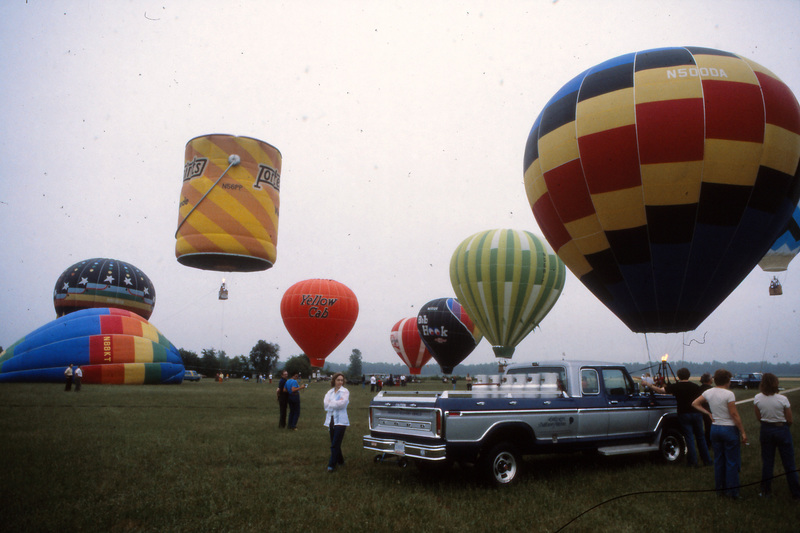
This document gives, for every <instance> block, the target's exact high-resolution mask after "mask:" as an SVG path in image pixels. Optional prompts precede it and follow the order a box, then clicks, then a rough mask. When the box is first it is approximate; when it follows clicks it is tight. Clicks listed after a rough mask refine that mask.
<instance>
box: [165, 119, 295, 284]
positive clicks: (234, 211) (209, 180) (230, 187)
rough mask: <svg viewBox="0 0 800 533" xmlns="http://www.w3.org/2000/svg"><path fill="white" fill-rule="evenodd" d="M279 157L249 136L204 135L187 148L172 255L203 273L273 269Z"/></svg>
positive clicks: (278, 206) (187, 145) (269, 148)
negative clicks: (209, 271) (207, 271)
mask: <svg viewBox="0 0 800 533" xmlns="http://www.w3.org/2000/svg"><path fill="white" fill-rule="evenodd" d="M281 164H282V157H281V153H280V152H279V151H278V149H277V148H275V147H274V146H272V145H270V144H267V143H265V142H264V141H260V140H258V139H253V138H250V137H236V136H233V135H221V134H215V135H203V136H200V137H195V138H194V139H192V140H190V141H189V142H188V143H187V144H186V158H185V162H184V167H183V188H182V189H181V200H180V210H179V215H178V230H177V231H176V232H175V238H176V239H177V242H176V243H175V255H176V257H177V258H178V262H179V263H181V264H182V265H186V266H190V267H194V268H200V269H203V270H220V271H225V272H232V271H235V272H253V271H258V270H266V269H268V268H270V267H272V265H273V264H275V260H276V258H277V245H278V212H279V209H280V185H281Z"/></svg>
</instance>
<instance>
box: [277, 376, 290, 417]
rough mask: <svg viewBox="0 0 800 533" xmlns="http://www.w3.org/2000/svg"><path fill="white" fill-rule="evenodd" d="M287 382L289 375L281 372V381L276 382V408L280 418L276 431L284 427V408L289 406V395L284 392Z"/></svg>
mask: <svg viewBox="0 0 800 533" xmlns="http://www.w3.org/2000/svg"><path fill="white" fill-rule="evenodd" d="M288 380H289V373H288V372H287V371H286V370H284V371H283V372H281V380H280V381H279V382H278V390H277V394H278V408H279V409H280V416H279V418H278V429H280V428H285V427H286V408H287V406H288V404H289V393H288V392H287V391H286V382H287V381H288Z"/></svg>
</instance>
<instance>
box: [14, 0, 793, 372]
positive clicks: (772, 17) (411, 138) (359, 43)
mask: <svg viewBox="0 0 800 533" xmlns="http://www.w3.org/2000/svg"><path fill="white" fill-rule="evenodd" d="M798 21H800V2H798V1H796V0H751V1H743V0H721V1H673V2H670V1H665V0H661V1H658V2H650V1H645V0H630V1H626V0H609V1H601V0H593V1H578V0H560V1H557V2H553V1H552V0H532V1H527V2H520V1H487V2H465V1H441V2H429V1H422V0H420V1H416V2H411V1H408V2H391V1H380V2H377V1H370V2H367V1H364V2H356V1H348V0H339V1H335V2H331V1H291V2H290V1H286V2H272V1H238V2H233V1H231V2H220V1H200V0H191V1H189V0H186V1H182V2H179V1H171V0H159V1H157V2H156V1H122V0H117V1H108V2H101V1H90V0H82V1H72V2H66V1H59V2H49V1H47V2H46V1H39V0H28V1H27V2H26V1H25V0H7V1H4V2H2V3H0V72H3V81H2V82H0V111H1V112H2V126H0V127H2V135H0V161H2V163H0V228H2V233H3V246H2V247H0V273H1V274H2V279H3V280H5V281H4V283H3V284H2V288H1V289H0V345H2V346H6V347H7V346H9V345H10V344H11V343H13V342H15V341H16V340H18V339H19V338H21V337H23V336H24V335H25V334H27V333H28V332H30V331H32V330H33V329H35V328H37V327H39V326H41V325H43V324H45V323H47V322H49V321H51V320H53V319H54V318H55V311H54V308H53V300H52V297H53V288H54V285H55V282H56V279H57V278H58V276H59V275H60V274H61V272H62V271H63V270H64V269H65V268H67V267H69V266H70V265H72V264H73V263H76V262H78V261H80V260H82V259H88V258H91V257H112V258H116V259H120V260H123V261H127V262H130V263H132V264H134V265H136V266H137V267H139V268H140V269H142V270H143V271H144V272H145V273H147V274H148V276H149V277H150V279H151V280H152V282H153V284H154V285H155V289H156V292H157V301H156V305H155V310H154V313H153V315H152V317H151V318H150V321H151V322H152V323H153V325H155V326H156V327H157V328H158V329H159V330H160V331H161V332H162V333H163V334H164V335H166V337H167V338H168V339H170V340H171V341H172V343H173V344H175V345H176V346H177V347H179V348H185V349H188V350H193V351H196V352H198V353H199V352H200V350H202V349H203V348H212V347H213V348H217V349H222V350H225V351H226V352H227V354H228V355H229V356H234V355H240V354H244V355H246V354H248V353H249V351H250V348H251V347H252V346H253V345H254V344H255V343H256V342H257V341H258V340H259V339H264V340H266V341H269V342H274V343H277V344H278V345H279V346H280V355H281V359H282V360H283V361H285V360H286V359H287V358H288V357H290V356H292V355H296V354H298V353H300V352H301V350H300V349H299V347H298V346H297V345H296V344H295V343H294V341H293V340H292V339H291V337H290V336H289V334H288V333H287V331H286V329H285V328H284V326H283V322H282V321H281V318H280V300H281V297H282V295H283V293H284V292H285V291H286V289H288V288H289V287H290V286H291V285H292V284H294V283H295V282H297V281H301V280H303V279H307V278H330V279H335V280H337V281H340V282H342V283H344V284H345V285H347V286H349V287H350V288H351V289H352V290H353V291H354V292H355V294H356V296H357V297H358V300H359V305H360V314H359V318H358V321H357V322H356V325H355V327H354V329H353V331H352V332H351V333H350V335H349V336H348V337H347V338H346V339H345V341H344V342H343V343H342V344H341V345H340V346H339V347H338V348H337V349H336V350H335V351H334V352H333V353H332V354H331V355H330V356H329V358H328V361H330V362H336V363H346V362H348V361H349V356H350V353H351V351H352V350H353V349H354V348H358V349H359V350H361V352H362V354H363V359H364V361H368V362H382V361H387V362H392V363H396V362H400V359H399V358H398V357H397V355H396V354H395V353H394V351H393V350H392V347H391V345H390V343H389V330H390V328H391V327H392V325H393V324H394V323H395V322H397V321H398V320H400V319H401V318H406V317H409V316H416V314H417V312H418V311H419V308H420V306H421V305H422V304H424V303H426V302H428V301H429V300H432V299H434V298H439V297H445V296H453V295H454V293H453V289H452V286H451V284H450V279H449V263H450V257H451V255H452V253H453V251H454V250H455V248H456V246H457V245H458V244H459V243H460V242H461V241H462V240H463V239H464V238H466V237H468V236H469V235H471V234H473V233H475V232H477V231H481V230H484V229H492V228H499V227H506V228H514V229H524V230H529V231H532V232H533V233H536V234H539V235H541V232H540V231H539V229H538V226H537V224H536V221H535V220H534V218H533V215H532V213H531V210H530V207H529V205H528V202H527V198H526V196H525V189H524V184H523V171H522V160H523V152H524V147H525V141H526V139H527V136H528V133H529V131H530V128H531V126H532V124H533V122H534V120H535V119H536V117H537V115H538V114H539V112H540V111H541V109H542V108H543V106H544V105H545V104H546V103H547V101H548V100H549V98H550V97H551V96H552V95H553V94H554V93H555V92H556V91H557V90H558V89H559V88H560V87H561V86H562V85H563V84H564V83H566V82H567V81H569V80H570V79H571V78H573V77H574V76H575V75H577V74H579V73H580V72H582V71H583V70H585V69H587V68H589V67H591V66H593V65H595V64H598V63H600V62H602V61H604V60H606V59H610V58H612V57H616V56H618V55H621V54H623V53H627V52H633V51H638V50H644V49H648V48H655V47H661V46H676V45H677V46H681V45H694V46H706V47H711V48H718V49H722V50H727V51H731V52H735V53H738V54H741V55H743V56H746V57H748V58H750V59H752V60H754V61H756V62H758V63H760V64H762V65H764V66H765V67H767V68H768V69H770V70H771V71H773V72H774V73H775V74H776V75H777V76H779V77H780V78H781V79H782V80H783V81H784V82H785V83H786V84H787V85H788V86H789V87H790V88H791V89H792V90H793V91H794V92H795V94H800V63H798V57H800V33H798V31H799V30H798V24H797V23H798ZM208 133H229V134H234V135H244V136H250V137H256V138H258V139H262V140H264V141H266V142H268V143H270V144H272V145H274V146H276V147H277V148H278V149H279V150H280V151H281V152H282V154H283V168H282V172H281V191H280V223H279V224H280V226H279V232H278V258H277V261H276V264H275V266H274V267H273V268H272V269H270V270H267V271H264V272H257V273H219V272H210V271H203V270H197V269H193V268H189V267H184V266H182V265H180V264H179V263H178V262H177V261H176V259H175V238H174V234H175V230H176V227H177V221H178V202H179V197H180V189H181V185H182V176H183V163H184V161H183V157H184V148H185V145H186V143H187V141H189V140H190V139H191V138H193V137H196V136H198V135H203V134H208ZM223 276H224V277H225V278H226V279H227V284H228V288H229V291H230V299H229V300H227V301H225V302H222V301H219V300H218V299H217V290H218V289H219V285H220V282H221V280H222V278H223ZM770 278H771V276H770V275H768V274H766V273H764V272H762V271H761V270H760V269H759V268H756V269H755V270H754V271H753V272H752V273H751V274H750V276H749V277H748V278H747V279H746V280H745V281H744V282H743V283H742V284H741V285H740V286H739V287H738V288H737V289H736V290H735V291H734V292H733V293H732V294H731V296H730V297H729V298H728V299H727V300H726V301H725V302H724V303H723V304H722V305H721V306H720V307H719V308H718V309H717V310H716V311H715V312H714V313H713V314H712V315H711V316H710V317H709V318H708V319H707V320H706V321H705V322H704V323H703V324H701V326H700V327H699V328H698V329H697V330H696V331H694V332H688V333H686V334H685V335H681V334H676V335H648V336H647V338H646V339H645V336H644V335H642V334H633V333H631V332H630V331H629V330H628V329H627V328H626V327H625V326H624V325H623V324H622V322H621V321H620V320H619V319H617V317H616V316H614V315H613V314H612V313H611V312H610V311H609V310H608V309H606V308H605V307H604V306H603V305H602V304H600V303H599V302H598V301H597V299H596V298H595V297H594V296H593V295H592V294H591V293H590V292H589V291H588V290H587V289H586V288H585V287H584V286H583V285H582V284H581V283H580V282H579V281H578V280H577V279H576V278H575V277H574V276H572V274H568V278H567V282H566V286H565V288H564V292H563V294H562V296H561V298H560V300H559V301H558V302H557V303H556V305H555V307H554V308H553V310H552V311H551V312H550V314H549V315H548V316H547V317H546V318H545V319H544V320H543V321H542V323H541V327H540V328H539V329H537V330H536V331H535V332H534V333H532V334H531V335H529V336H528V337H527V338H526V339H525V340H524V341H523V342H522V343H521V344H520V346H519V347H518V348H517V352H516V354H515V355H514V360H515V361H530V360H536V359H545V358H554V357H557V358H560V357H567V358H573V359H604V360H612V361H625V362H646V361H647V360H648V357H651V358H655V357H657V358H660V356H661V355H662V354H663V353H665V352H667V353H669V354H670V358H671V359H673V360H675V359H681V358H685V359H686V360H687V361H694V362H702V361H711V360H714V359H716V360H723V361H727V360H739V361H754V362H760V361H762V360H766V361H769V362H784V361H794V362H796V361H797V360H798V359H799V358H800V357H799V356H800V348H798V346H799V345H800V342H799V341H800V313H798V312H797V310H798V306H799V305H800V260H795V262H793V263H792V264H791V265H790V268H789V270H788V271H787V272H785V273H783V274H782V275H781V281H782V282H783V284H784V295H783V296H780V297H770V296H768V292H767V287H768V284H769V279H770ZM692 340H694V341H697V342H693V341H692ZM685 344H688V345H689V346H685V347H684V345H685ZM648 346H649V349H650V355H649V356H648V351H647V347H648ZM493 360H494V355H493V353H492V351H491V348H490V346H489V344H488V343H487V341H485V340H484V341H482V342H481V344H480V345H479V346H478V347H477V349H476V350H475V351H474V352H473V354H472V355H471V356H470V357H469V358H467V359H466V361H464V362H465V363H466V364H470V363H483V362H489V361H493ZM431 364H434V363H433V362H432V363H431Z"/></svg>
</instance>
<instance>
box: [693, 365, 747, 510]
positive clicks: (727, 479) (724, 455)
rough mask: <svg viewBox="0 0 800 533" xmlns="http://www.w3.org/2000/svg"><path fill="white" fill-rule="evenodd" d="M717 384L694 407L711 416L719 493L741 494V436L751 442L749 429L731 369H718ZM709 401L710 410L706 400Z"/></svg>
mask: <svg viewBox="0 0 800 533" xmlns="http://www.w3.org/2000/svg"><path fill="white" fill-rule="evenodd" d="M714 385H716V387H714V388H713V389H708V390H707V391H705V392H704V393H703V394H702V395H700V396H698V397H697V398H696V399H695V400H694V401H693V402H692V407H694V408H695V409H697V410H698V411H700V412H701V413H706V414H708V416H710V417H711V446H712V447H713V448H714V485H715V488H716V490H717V494H718V495H720V496H728V497H729V498H733V499H738V498H739V470H740V468H741V465H742V453H741V446H740V444H739V439H740V438H741V441H742V442H743V443H745V444H747V433H745V431H744V425H743V424H742V419H741V418H740V417H739V411H738V410H737V409H736V396H735V395H734V394H733V392H732V391H731V390H730V387H731V373H730V372H728V371H727V370H725V369H724V368H720V369H719V370H717V371H716V372H714ZM704 402H707V403H708V406H709V408H710V409H711V411H710V412H709V411H708V410H707V409H706V408H705V407H703V403H704Z"/></svg>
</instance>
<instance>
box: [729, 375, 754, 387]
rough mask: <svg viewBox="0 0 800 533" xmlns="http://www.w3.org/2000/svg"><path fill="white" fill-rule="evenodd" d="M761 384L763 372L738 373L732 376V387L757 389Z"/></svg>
mask: <svg viewBox="0 0 800 533" xmlns="http://www.w3.org/2000/svg"><path fill="white" fill-rule="evenodd" d="M759 385H761V373H760V372H754V373H751V374H736V375H735V376H733V377H732V378H731V388H732V389H734V388H736V387H741V388H743V389H757V388H758V386H759Z"/></svg>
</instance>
